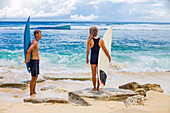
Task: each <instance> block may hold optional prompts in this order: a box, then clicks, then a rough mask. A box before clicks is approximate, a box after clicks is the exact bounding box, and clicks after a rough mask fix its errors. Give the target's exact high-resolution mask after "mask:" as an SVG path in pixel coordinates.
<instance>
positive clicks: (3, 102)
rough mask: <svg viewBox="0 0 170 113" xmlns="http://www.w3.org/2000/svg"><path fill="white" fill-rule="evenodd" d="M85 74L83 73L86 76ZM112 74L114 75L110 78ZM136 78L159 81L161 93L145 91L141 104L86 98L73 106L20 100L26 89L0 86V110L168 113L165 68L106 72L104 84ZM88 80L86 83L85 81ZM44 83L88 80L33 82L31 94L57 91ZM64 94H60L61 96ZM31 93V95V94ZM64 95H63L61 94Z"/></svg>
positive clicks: (77, 84)
mask: <svg viewBox="0 0 170 113" xmlns="http://www.w3.org/2000/svg"><path fill="white" fill-rule="evenodd" d="M89 75H90V73H89V74H85V75H83V76H89ZM113 78H114V79H113ZM133 81H135V82H138V83H139V84H145V83H156V84H160V85H161V87H162V89H163V90H164V92H163V93H160V92H155V91H148V92H147V96H146V98H147V100H145V101H144V105H135V106H134V105H133V106H129V107H125V105H124V103H123V102H117V101H97V100H94V99H87V100H88V102H89V103H91V104H92V106H88V107H87V106H77V105H73V104H51V103H44V104H32V103H24V102H23V98H25V97H29V89H27V90H20V89H11V88H0V95H1V97H0V112H1V113H14V112H18V113H20V112H22V113H23V112H24V113H30V112H32V113H46V112H60V113H68V112H71V113H80V112H82V113H94V112H99V113H132V112H133V113H170V108H169V106H170V86H169V84H170V79H169V72H143V73H127V72H115V73H114V75H113V74H112V76H110V77H109V78H108V81H107V85H106V88H118V86H119V85H123V84H126V83H129V82H133ZM87 84H88V85H87ZM46 85H56V86H57V87H58V88H64V89H67V90H68V91H74V90H81V89H84V88H90V87H91V85H92V83H91V81H88V82H81V81H72V82H70V81H67V80H65V81H63V80H62V81H45V82H43V83H38V84H37V93H38V94H37V95H35V97H53V96H54V97H55V96H56V95H60V93H58V92H57V93H56V92H55V91H51V90H48V91H44V92H42V91H41V90H40V88H41V87H42V86H46ZM65 96H67V94H66V95H61V97H65ZM35 97H33V98H35ZM65 98H67V97H65Z"/></svg>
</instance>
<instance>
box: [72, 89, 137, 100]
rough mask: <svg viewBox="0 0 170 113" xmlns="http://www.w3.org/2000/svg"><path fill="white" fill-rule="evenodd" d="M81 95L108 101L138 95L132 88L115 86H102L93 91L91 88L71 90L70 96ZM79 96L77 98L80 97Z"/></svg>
mask: <svg viewBox="0 0 170 113" xmlns="http://www.w3.org/2000/svg"><path fill="white" fill-rule="evenodd" d="M70 95H74V96H79V97H81V98H83V97H85V98H93V99H95V100H106V101H122V100H125V99H127V98H128V97H129V96H134V95H137V94H136V93H134V92H133V91H131V90H123V89H115V88H101V89H100V91H92V90H91V89H90V88H87V89H84V90H78V91H74V92H69V96H70ZM79 97H77V98H79Z"/></svg>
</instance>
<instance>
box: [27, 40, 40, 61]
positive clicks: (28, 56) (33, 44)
mask: <svg viewBox="0 0 170 113" xmlns="http://www.w3.org/2000/svg"><path fill="white" fill-rule="evenodd" d="M36 45H37V43H36V42H33V43H32V44H31V46H30V47H29V48H28V50H27V54H26V60H25V63H28V61H29V58H30V54H31V52H32V50H33V49H34V47H35V46H36Z"/></svg>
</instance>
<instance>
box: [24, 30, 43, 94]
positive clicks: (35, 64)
mask: <svg viewBox="0 0 170 113" xmlns="http://www.w3.org/2000/svg"><path fill="white" fill-rule="evenodd" d="M34 37H35V39H34V40H33V41H32V43H31V45H30V47H29V48H28V50H27V54H26V60H25V63H28V61H29V57H30V54H31V60H30V63H29V65H30V71H31V76H32V78H31V82H30V96H31V95H33V94H36V92H35V87H36V82H37V78H38V74H39V45H38V41H39V40H40V39H41V37H42V35H41V31H40V30H35V31H34Z"/></svg>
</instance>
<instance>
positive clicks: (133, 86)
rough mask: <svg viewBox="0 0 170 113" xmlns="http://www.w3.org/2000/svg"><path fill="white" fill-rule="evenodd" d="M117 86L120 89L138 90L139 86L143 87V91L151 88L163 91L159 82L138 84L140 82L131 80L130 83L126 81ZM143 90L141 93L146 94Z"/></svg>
mask: <svg viewBox="0 0 170 113" xmlns="http://www.w3.org/2000/svg"><path fill="white" fill-rule="evenodd" d="M119 88H120V89H130V90H133V91H135V90H136V92H140V91H141V89H139V88H143V89H144V90H145V91H149V90H153V91H158V92H163V89H162V88H161V86H160V85H159V84H144V85H140V84H138V83H136V82H131V83H127V84H125V85H122V86H119ZM137 89H139V90H137ZM145 91H143V93H142V91H141V93H142V95H143V94H144V95H145V94H146V92H145Z"/></svg>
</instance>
